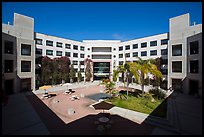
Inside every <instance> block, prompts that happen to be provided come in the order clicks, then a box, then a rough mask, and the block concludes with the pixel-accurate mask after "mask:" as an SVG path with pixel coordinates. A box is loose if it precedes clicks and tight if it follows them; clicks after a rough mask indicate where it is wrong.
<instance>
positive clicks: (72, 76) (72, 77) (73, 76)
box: [69, 64, 76, 83]
mask: <svg viewBox="0 0 204 137" xmlns="http://www.w3.org/2000/svg"><path fill="white" fill-rule="evenodd" d="M75 76H76V72H75V70H74V65H73V64H71V68H70V73H69V77H70V82H71V83H73V82H74V79H75Z"/></svg>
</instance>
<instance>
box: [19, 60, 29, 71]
mask: <svg viewBox="0 0 204 137" xmlns="http://www.w3.org/2000/svg"><path fill="white" fill-rule="evenodd" d="M21 72H31V61H21Z"/></svg>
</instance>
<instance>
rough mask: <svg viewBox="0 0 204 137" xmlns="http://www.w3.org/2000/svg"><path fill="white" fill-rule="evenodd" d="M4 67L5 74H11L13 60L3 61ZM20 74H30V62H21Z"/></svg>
mask: <svg viewBox="0 0 204 137" xmlns="http://www.w3.org/2000/svg"><path fill="white" fill-rule="evenodd" d="M4 66H5V67H4V72H5V73H13V60H5V61H4ZM21 72H31V61H21Z"/></svg>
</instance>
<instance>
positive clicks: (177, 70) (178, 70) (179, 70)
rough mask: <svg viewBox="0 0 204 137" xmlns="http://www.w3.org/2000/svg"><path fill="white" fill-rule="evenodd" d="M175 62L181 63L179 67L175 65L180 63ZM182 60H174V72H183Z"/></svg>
mask: <svg viewBox="0 0 204 137" xmlns="http://www.w3.org/2000/svg"><path fill="white" fill-rule="evenodd" d="M175 63H179V67H180V68H179V69H178V68H176V69H175V67H178V66H175V65H178V64H175ZM182 69H183V68H182V61H172V73H182Z"/></svg>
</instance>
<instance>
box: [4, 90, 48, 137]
mask: <svg viewBox="0 0 204 137" xmlns="http://www.w3.org/2000/svg"><path fill="white" fill-rule="evenodd" d="M2 135H49V131H48V130H47V128H46V126H45V125H44V123H43V122H42V121H41V119H40V117H39V116H38V114H37V113H36V112H35V110H34V109H33V107H32V106H31V104H30V102H29V101H28V100H27V98H26V96H25V93H18V94H14V95H11V96H9V101H8V104H7V105H6V106H2Z"/></svg>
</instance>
